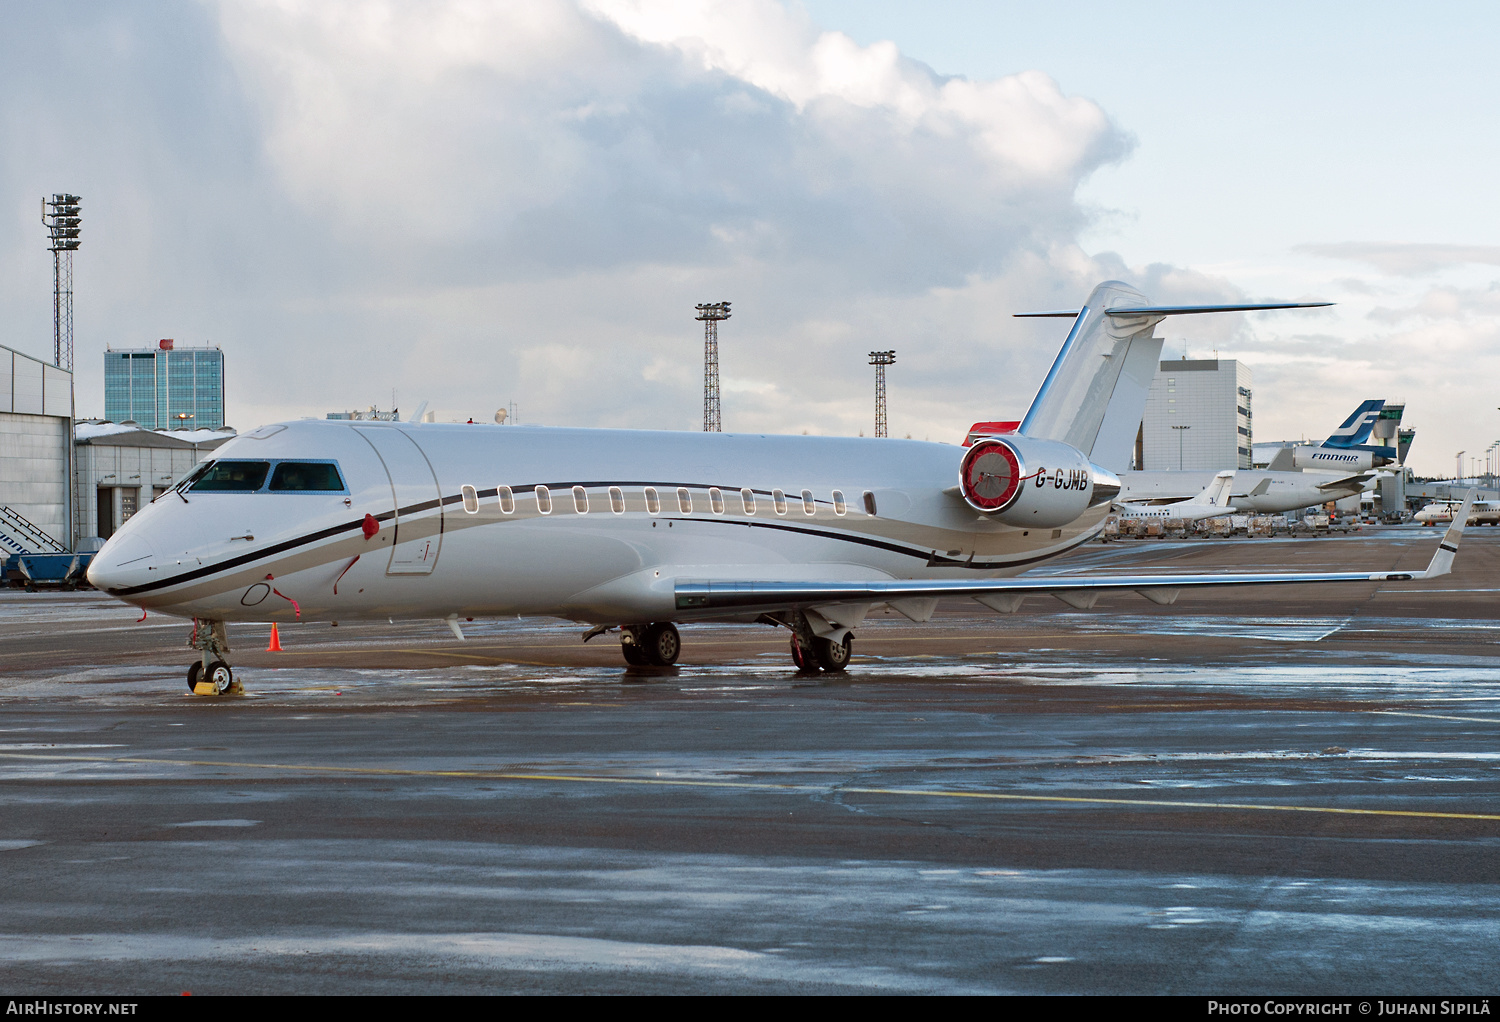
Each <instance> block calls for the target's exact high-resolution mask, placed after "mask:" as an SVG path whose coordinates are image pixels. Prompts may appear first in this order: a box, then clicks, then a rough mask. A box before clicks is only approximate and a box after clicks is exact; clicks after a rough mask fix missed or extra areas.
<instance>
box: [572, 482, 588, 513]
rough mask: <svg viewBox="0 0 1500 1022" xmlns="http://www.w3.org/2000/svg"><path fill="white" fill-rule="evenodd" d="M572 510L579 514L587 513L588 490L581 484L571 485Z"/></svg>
mask: <svg viewBox="0 0 1500 1022" xmlns="http://www.w3.org/2000/svg"><path fill="white" fill-rule="evenodd" d="M573 510H574V511H577V512H578V513H579V514H581V515H586V514H588V513H589V491H588V490H585V489H584V488H583V487H582V486H575V487H573Z"/></svg>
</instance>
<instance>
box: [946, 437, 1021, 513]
mask: <svg viewBox="0 0 1500 1022" xmlns="http://www.w3.org/2000/svg"><path fill="white" fill-rule="evenodd" d="M958 474H959V484H960V486H961V487H962V489H963V494H964V499H965V500H967V501H968V502H969V503H970V504H971V505H972V506H974V507H975V508H978V509H979V510H980V511H1003V510H1005V509H1006V508H1007V507H1009V506H1010V505H1011V503H1012V502H1013V501H1014V500H1015V499H1016V494H1017V493H1019V492H1020V490H1021V476H1022V475H1023V473H1022V471H1021V459H1020V458H1019V457H1017V456H1016V452H1015V451H1014V450H1012V449H1011V446H1010V445H1009V444H1007V443H1005V442H1004V441H1001V440H980V441H979V442H977V443H976V444H975V445H974V446H973V447H971V448H969V453H968V454H966V455H964V460H963V464H962V465H961V466H960V467H959V470H958Z"/></svg>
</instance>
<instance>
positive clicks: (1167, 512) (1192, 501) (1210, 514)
mask: <svg viewBox="0 0 1500 1022" xmlns="http://www.w3.org/2000/svg"><path fill="white" fill-rule="evenodd" d="M1233 485H1234V470H1233V469H1229V470H1228V471H1224V472H1220V473H1218V474H1217V475H1215V476H1214V479H1213V482H1211V483H1209V484H1208V485H1207V486H1205V487H1204V488H1203V492H1202V493H1199V494H1196V495H1194V496H1192V497H1189V498H1188V499H1187V500H1179V501H1174V502H1173V503H1170V504H1132V503H1130V502H1128V501H1127V502H1123V503H1116V504H1115V511H1116V512H1117V513H1118V514H1119V518H1120V521H1122V522H1131V521H1135V522H1140V521H1153V520H1154V521H1165V520H1167V519H1168V518H1175V519H1178V520H1180V521H1184V522H1201V521H1203V520H1204V519H1205V518H1218V517H1220V516H1221V515H1232V514H1234V512H1235V511H1236V510H1237V508H1235V507H1233V506H1232V505H1231V504H1230V503H1229V489H1230V487H1231V486H1233Z"/></svg>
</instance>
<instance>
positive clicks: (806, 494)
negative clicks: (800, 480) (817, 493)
mask: <svg viewBox="0 0 1500 1022" xmlns="http://www.w3.org/2000/svg"><path fill="white" fill-rule="evenodd" d="M802 513H803V514H805V515H814V514H817V513H818V502H817V501H815V500H813V495H812V490H803V491H802Z"/></svg>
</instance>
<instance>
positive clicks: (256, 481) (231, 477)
mask: <svg viewBox="0 0 1500 1022" xmlns="http://www.w3.org/2000/svg"><path fill="white" fill-rule="evenodd" d="M270 471H271V463H270V462H269V461H216V462H214V463H213V466H212V467H211V468H210V469H209V470H208V471H207V472H204V473H203V474H202V475H201V476H199V477H198V478H197V480H196V481H195V482H194V483H193V492H194V493H201V492H204V491H220V492H226V491H235V492H239V493H250V492H253V491H255V490H258V489H260V488H261V485H262V484H264V483H265V481H266V474H267V473H269V472H270Z"/></svg>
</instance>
